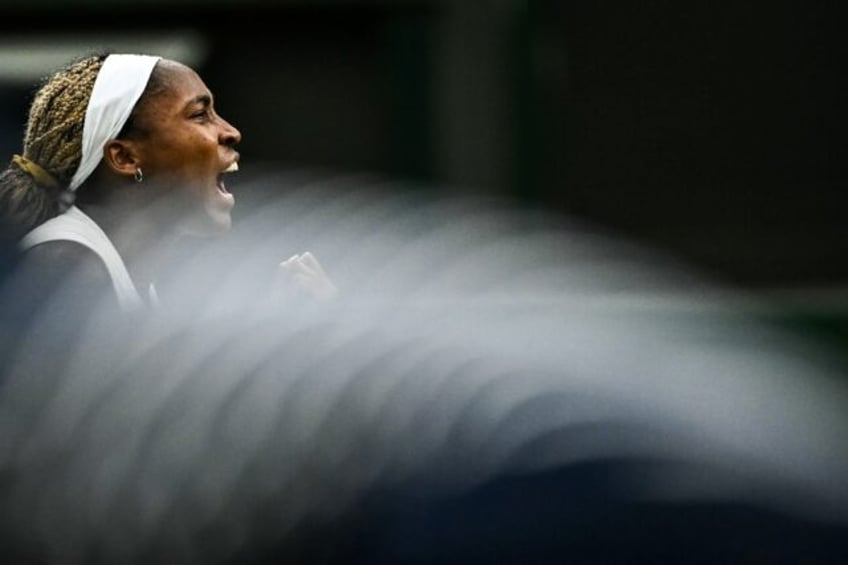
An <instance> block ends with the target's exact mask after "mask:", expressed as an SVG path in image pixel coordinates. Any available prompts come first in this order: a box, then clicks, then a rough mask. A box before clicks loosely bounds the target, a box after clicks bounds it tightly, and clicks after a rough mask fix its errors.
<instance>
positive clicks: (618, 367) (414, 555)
mask: <svg viewBox="0 0 848 565" xmlns="http://www.w3.org/2000/svg"><path fill="white" fill-rule="evenodd" d="M269 186H278V187H280V189H279V191H276V192H275V191H271V190H268V187H269ZM402 189H403V187H399V186H396V185H394V184H392V183H391V182H389V181H386V180H385V179H374V178H367V177H328V176H320V175H311V176H310V175H309V174H298V173H290V174H281V173H277V174H273V175H271V174H269V175H267V176H265V175H256V176H254V177H253V178H252V179H250V178H248V179H246V180H245V181H243V186H242V187H240V188H239V189H237V190H236V198H237V201H239V202H240V204H239V207H240V208H238V209H239V210H241V212H240V214H241V215H240V217H238V218H236V225H235V228H234V230H233V231H232V232H231V233H230V234H228V235H227V236H225V237H224V238H221V239H216V240H214V241H212V240H210V241H192V242H187V243H186V245H185V247H181V248H173V249H167V250H151V252H152V253H161V254H163V255H164V256H166V258H167V260H168V262H169V264H170V265H172V268H171V269H170V270H169V272H168V276H167V277H165V279H163V280H162V281H161V285H160V288H159V295H160V298H161V301H162V306H161V307H160V308H158V309H156V310H154V311H152V312H150V313H142V314H139V315H133V316H131V317H122V316H119V315H117V312H116V311H115V310H114V309H112V308H111V306H110V301H109V300H106V298H108V297H105V298H104V299H103V301H102V304H98V303H86V304H82V303H81V302H80V301H79V300H78V299H77V298H78V297H77V296H75V295H74V294H73V292H74V291H75V285H74V284H72V283H69V284H68V285H67V286H63V287H60V288H58V289H55V290H54V291H53V292H52V293H51V295H50V296H47V297H44V299H43V300H37V301H32V302H31V303H30V306H34V308H33V307H30V306H28V307H27V308H21V307H20V300H21V293H22V292H23V291H22V289H27V288H32V287H33V286H37V284H36V282H35V281H27V280H23V281H22V280H20V278H19V277H16V275H15V273H14V271H13V272H10V273H6V277H5V279H4V286H3V290H2V294H0V300H2V302H3V305H2V306H3V312H4V313H5V316H4V320H3V326H2V328H1V329H2V335H3V338H4V339H3V348H2V359H1V360H0V366H2V388H0V434H1V435H0V438H2V439H0V508H2V523H0V527H2V530H0V542H2V546H0V549H2V551H3V556H4V557H5V558H4V559H3V560H4V561H7V560H11V559H19V560H22V561H25V562H26V561H27V560H32V561H33V562H47V563H63V564H64V563H117V562H120V563H153V562H155V563H165V562H168V563H170V562H179V563H202V564H208V563H245V562H246V563H277V562H290V561H291V562H296V563H324V562H333V563H358V562H362V563H413V562H414V563H418V562H420V563H433V562H451V563H452V562H456V563H469V562H481V563H490V562H499V563H531V562H533V563H562V562H571V563H574V562H577V563H579V562H621V563H629V562H639V561H646V560H650V561H654V562H686V563H691V562H716V561H720V562H744V563H750V562H768V563H772V562H778V563H800V562H812V563H841V562H845V561H846V560H848V542H846V541H845V540H848V535H846V534H848V480H846V477H848V380H846V372H845V371H846V364H845V358H844V356H843V352H842V350H840V349H837V348H835V347H833V346H832V345H831V344H830V343H825V342H822V341H819V340H817V339H814V338H813V337H812V336H810V335H806V334H803V333H800V332H799V331H796V330H795V329H793V328H791V327H787V326H785V325H779V324H778V323H776V322H775V321H774V316H773V314H774V313H775V312H778V311H779V308H777V307H776V306H775V305H774V304H770V303H769V302H768V301H767V300H765V299H763V298H761V297H757V296H752V295H750V294H748V295H745V294H742V293H740V292H737V291H733V290H731V289H727V288H723V287H721V286H720V285H717V284H715V283H714V282H713V281H710V280H708V279H707V278H706V277H704V276H703V275H702V274H701V273H698V272H697V271H695V270H694V269H692V268H690V267H688V266H686V265H681V264H677V263H675V262H674V261H672V260H671V259H670V258H668V257H663V256H660V255H658V254H654V253H651V252H650V250H647V249H643V248H639V247H636V246H634V245H631V244H628V243H627V242H624V241H621V240H620V239H617V238H615V237H614V236H612V235H611V234H607V233H603V232H602V231H601V230H598V229H595V228H593V227H591V226H587V225H584V224H580V223H578V222H574V221H572V220H570V219H569V218H566V217H561V216H553V215H548V214H545V213H542V212H539V211H531V210H528V209H518V208H516V207H514V206H512V205H511V203H509V202H504V201H498V200H493V199H486V200H484V199H481V198H475V197H471V196H468V197H465V198H462V199H456V198H449V197H439V196H436V195H434V194H433V193H426V194H425V193H423V192H419V191H416V190H414V189H409V190H402ZM305 250H309V251H311V252H312V253H313V254H315V255H316V256H317V257H318V258H319V260H320V261H321V263H322V264H323V266H324V267H325V269H326V270H327V272H328V273H329V274H330V276H331V277H332V278H333V280H334V282H335V283H336V285H337V286H338V287H339V289H340V291H341V292H340V295H339V296H338V297H337V298H336V299H335V301H333V302H329V303H316V302H313V301H311V300H309V299H308V298H307V297H305V296H301V295H298V294H297V293H293V292H286V291H285V287H284V286H283V287H282V288H283V289H284V290H283V291H282V292H277V291H274V290H273V289H274V288H275V285H284V284H285V281H278V280H276V273H275V267H276V264H277V263H279V262H280V261H282V260H284V259H286V258H287V257H289V256H291V255H292V254H293V253H300V252H303V251H305ZM71 278H72V274H69V280H70V279H71ZM76 290H78V289H76ZM6 558H8V559H6Z"/></svg>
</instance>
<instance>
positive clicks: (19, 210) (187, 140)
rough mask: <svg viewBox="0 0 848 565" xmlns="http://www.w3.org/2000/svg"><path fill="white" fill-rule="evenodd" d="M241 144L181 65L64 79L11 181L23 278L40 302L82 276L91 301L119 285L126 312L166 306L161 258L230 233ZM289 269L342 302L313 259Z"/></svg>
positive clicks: (112, 58)
mask: <svg viewBox="0 0 848 565" xmlns="http://www.w3.org/2000/svg"><path fill="white" fill-rule="evenodd" d="M240 141H241V133H240V132H239V131H238V130H237V129H236V128H235V127H233V126H232V125H231V124H230V123H229V122H227V121H226V120H225V119H223V118H222V117H221V116H219V115H218V113H217V112H216V109H215V105H214V99H213V96H212V93H211V92H210V91H209V89H208V88H207V86H206V85H205V84H204V82H203V80H202V79H201V78H200V77H199V76H198V74H197V73H196V72H195V71H194V70H192V69H191V68H189V67H187V66H185V65H183V64H181V63H178V62H176V61H171V60H166V59H161V58H159V57H155V56H149V55H135V54H113V55H108V56H102V55H101V56H93V57H88V58H84V59H82V60H80V61H77V62H75V63H73V64H71V65H70V66H68V67H66V68H65V69H62V70H60V71H59V72H57V73H56V74H54V75H53V76H52V77H51V78H50V79H49V80H48V81H47V82H46V83H45V84H44V85H43V86H42V87H41V89H40V90H39V91H38V92H37V94H36V96H35V99H34V101H33V103H32V106H31V107H30V112H29V120H28V123H27V130H26V135H25V138H24V147H23V151H22V154H21V155H15V156H14V158H13V159H12V162H11V163H10V165H9V168H8V169H7V170H6V171H4V172H3V173H2V174H0V206H2V210H3V215H4V218H3V224H4V225H5V226H6V228H7V230H11V233H12V234H13V235H14V236H15V237H16V238H17V236H18V235H23V237H22V239H21V240H20V247H21V248H22V250H23V252H24V255H23V257H22V261H23V262H22V265H21V268H22V269H23V270H24V272H32V273H37V276H36V277H34V279H33V280H36V281H38V285H41V286H42V288H40V289H38V290H36V292H49V291H50V290H51V285H52V286H54V287H55V286H56V285H59V284H61V285H62V286H63V288H64V289H65V290H67V286H68V285H69V284H70V283H68V281H67V280H66V277H67V276H68V275H69V273H71V272H73V273H74V281H75V284H76V287H77V288H78V289H79V291H80V293H82V294H86V293H88V294H94V295H96V294H98V291H96V290H95V289H97V288H98V285H97V284H96V283H97V281H100V282H103V281H108V282H109V283H110V284H111V287H112V288H113V289H114V295H115V297H116V298H117V300H118V303H119V305H120V307H121V308H122V309H123V310H136V309H139V308H142V307H143V306H144V305H145V304H146V303H147V304H150V303H155V302H156V300H157V298H156V294H155V287H154V286H153V282H154V279H155V278H156V273H157V270H158V269H159V267H160V265H159V262H160V261H161V254H160V253H158V252H155V251H156V250H162V249H167V248H168V244H169V243H170V242H171V241H172V240H173V239H174V238H177V237H180V236H182V235H186V234H192V235H210V234H217V233H220V232H224V231H226V230H227V229H229V227H230V223H231V216H230V213H231V210H232V208H233V205H234V202H235V201H234V197H233V195H232V194H231V193H230V192H229V191H228V190H227V188H226V183H225V176H226V175H227V174H229V173H232V172H234V171H237V170H238V161H239V153H238V152H237V151H236V149H235V147H236V145H238V143H239V142H240ZM281 267H283V268H284V269H285V270H288V271H290V272H294V274H295V276H294V277H291V278H292V279H293V280H294V281H295V282H297V283H299V284H300V285H301V286H303V287H305V288H307V289H312V290H313V291H314V292H313V294H316V293H317V294H318V295H319V296H322V297H324V296H330V295H332V294H333V292H334V290H335V289H334V287H333V285H332V283H330V282H329V280H328V279H327V278H326V275H325V273H324V272H323V270H322V269H321V267H320V265H319V264H318V263H317V261H315V260H314V258H313V257H312V256H311V255H309V254H308V253H306V254H304V255H303V256H300V255H297V256H295V257H293V258H292V259H290V260H289V261H286V262H284V263H283V264H281ZM38 285H37V286H38ZM100 288H101V289H102V286H101V287H100ZM89 298H92V299H93V298H95V296H90V297H89Z"/></svg>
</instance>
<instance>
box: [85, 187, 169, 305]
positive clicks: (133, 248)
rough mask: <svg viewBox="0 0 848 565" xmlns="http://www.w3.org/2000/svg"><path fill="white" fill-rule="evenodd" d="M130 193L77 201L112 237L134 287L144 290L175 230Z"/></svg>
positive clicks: (151, 279) (157, 270) (153, 279)
mask: <svg viewBox="0 0 848 565" xmlns="http://www.w3.org/2000/svg"><path fill="white" fill-rule="evenodd" d="M133 200H135V199H134V198H131V197H112V198H109V199H106V200H103V201H101V202H97V203H83V202H81V203H78V206H79V208H80V209H81V210H82V211H83V212H85V213H86V214H87V215H88V216H89V217H90V218H91V219H92V220H94V221H95V222H96V223H97V225H98V226H100V229H102V230H103V231H104V232H105V233H106V235H107V236H108V237H109V239H110V240H111V242H112V244H113V245H114V246H115V249H116V250H117V251H118V253H119V254H120V256H121V258H122V259H123V261H124V264H125V265H126V267H127V270H128V271H129V274H130V277H132V279H133V282H134V283H135V285H136V288H138V289H139V291H140V292H145V291H146V289H147V288H148V287H149V286H150V283H152V282H154V281H155V280H156V278H157V273H159V272H160V269H161V267H162V264H163V262H164V260H165V257H164V252H165V251H166V250H168V249H170V248H171V247H172V245H171V244H172V243H173V241H174V240H175V239H176V238H177V234H176V232H175V230H174V228H173V223H172V222H168V221H167V218H165V217H163V215H162V214H161V213H157V211H156V210H153V209H152V208H151V207H146V206H143V205H140V203H139V202H137V201H136V202H134V201H133Z"/></svg>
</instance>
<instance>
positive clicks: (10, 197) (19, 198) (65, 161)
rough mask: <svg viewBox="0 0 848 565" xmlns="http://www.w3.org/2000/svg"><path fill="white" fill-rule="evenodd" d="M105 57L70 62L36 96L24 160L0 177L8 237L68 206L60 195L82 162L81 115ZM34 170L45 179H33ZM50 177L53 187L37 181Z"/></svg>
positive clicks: (1, 216)
mask: <svg viewBox="0 0 848 565" xmlns="http://www.w3.org/2000/svg"><path fill="white" fill-rule="evenodd" d="M105 58H106V57H105V55H98V56H93V57H87V58H85V59H81V60H79V61H77V62H75V63H72V64H71V65H69V66H67V67H65V68H64V69H62V70H60V71H58V72H57V73H55V74H54V75H53V76H51V77H50V78H49V79H48V80H47V82H45V83H44V85H43V86H42V87H41V88H40V89H39V90H38V92H37V93H36V95H35V98H34V99H33V102H32V105H31V106H30V109H29V120H28V123H27V128H26V134H25V136H24V147H23V152H22V153H23V159H21V158H20V157H16V158H13V160H12V162H11V163H10V165H11V166H10V167H8V168H7V169H6V170H4V171H2V172H0V227H2V228H3V230H4V232H8V234H10V235H11V236H12V237H15V236H17V235H22V234H23V233H26V232H27V231H29V230H30V229H32V228H34V227H35V226H37V225H39V224H41V223H43V222H45V221H47V220H49V219H50V218H52V217H53V216H56V215H57V214H59V213H60V212H61V211H62V210H63V209H64V208H63V206H65V207H66V206H67V204H68V203H67V202H66V201H64V199H63V198H62V196H63V194H69V193H67V192H66V191H65V189H66V188H67V187H68V185H69V184H70V182H71V178H72V177H73V175H74V172H75V171H76V170H77V167H79V164H80V161H81V160H82V130H83V123H84V121H85V111H86V107H87V106H88V99H89V98H90V97H91V92H92V90H93V89H94V81H95V79H96V78H97V73H98V72H99V71H100V67H101V66H102V65H103V61H104V59H105ZM21 163H24V165H25V166H23V167H22V166H21ZM34 167H35V168H37V169H42V170H43V172H44V173H45V175H41V174H38V175H33V174H32V172H31V171H32V169H33V168H34ZM51 177H52V179H53V180H55V183H44V182H43V181H42V182H38V181H37V178H42V179H43V178H51ZM62 202H64V203H62ZM4 235H7V234H5V233H4Z"/></svg>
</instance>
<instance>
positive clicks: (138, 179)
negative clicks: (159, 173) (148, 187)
mask: <svg viewBox="0 0 848 565" xmlns="http://www.w3.org/2000/svg"><path fill="white" fill-rule="evenodd" d="M133 178H134V179H135V182H141V181H143V180H144V173H142V172H141V167H136V169H135V174H134V175H133Z"/></svg>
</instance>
